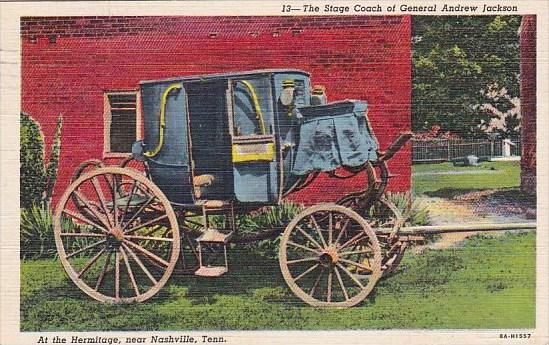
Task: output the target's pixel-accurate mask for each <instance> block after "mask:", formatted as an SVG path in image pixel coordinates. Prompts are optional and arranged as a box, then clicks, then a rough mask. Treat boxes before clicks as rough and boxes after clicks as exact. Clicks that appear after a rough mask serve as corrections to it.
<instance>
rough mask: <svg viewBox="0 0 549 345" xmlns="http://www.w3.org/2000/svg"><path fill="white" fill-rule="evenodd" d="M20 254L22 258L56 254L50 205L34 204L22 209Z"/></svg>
mask: <svg viewBox="0 0 549 345" xmlns="http://www.w3.org/2000/svg"><path fill="white" fill-rule="evenodd" d="M20 246H21V247H20V256H21V258H22V259H36V258H51V257H54V256H55V255H56V252H57V250H56V249H55V238H54V235H53V217H52V213H51V211H50V209H49V207H48V206H46V205H44V204H34V205H32V206H30V207H29V208H24V209H22V210H21V236H20Z"/></svg>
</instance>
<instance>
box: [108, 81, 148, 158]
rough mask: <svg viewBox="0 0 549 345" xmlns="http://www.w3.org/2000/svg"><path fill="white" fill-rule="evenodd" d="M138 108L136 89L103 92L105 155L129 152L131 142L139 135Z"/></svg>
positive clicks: (126, 153)
mask: <svg viewBox="0 0 549 345" xmlns="http://www.w3.org/2000/svg"><path fill="white" fill-rule="evenodd" d="M140 108H141V107H140V101H139V94H138V92H137V91H122V92H120V91H115V92H106V93H105V96H104V109H105V116H104V119H105V126H104V128H105V138H104V139H105V140H104V143H105V147H104V152H105V156H111V157H112V156H126V155H128V154H129V153H131V150H132V144H133V143H134V142H135V141H136V140H138V138H140V137H141V127H140V125H139V124H140V123H141V121H140V119H141V114H140Z"/></svg>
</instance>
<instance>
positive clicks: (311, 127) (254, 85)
mask: <svg viewBox="0 0 549 345" xmlns="http://www.w3.org/2000/svg"><path fill="white" fill-rule="evenodd" d="M311 91H312V87H311V85H310V78H309V75H308V74H307V73H305V72H303V71H298V70H272V71H271V70H269V71H256V72H247V73H234V74H218V75H207V76H199V77H185V78H175V79H167V80H159V81H146V82H142V83H141V96H142V105H143V116H144V133H145V137H144V140H143V141H142V142H140V143H137V144H136V145H134V148H135V151H136V152H135V153H136V156H140V157H142V159H144V160H145V161H146V162H147V165H148V167H149V169H150V174H151V178H152V180H153V181H154V182H155V184H156V185H158V186H159V187H160V189H161V190H162V191H163V192H164V193H165V194H166V196H167V197H168V199H169V200H170V201H171V202H173V203H178V204H194V203H196V202H199V201H201V200H211V199H214V200H224V201H229V200H230V201H234V202H236V203H239V204H258V203H261V204H276V203H278V202H280V201H281V198H282V196H283V195H285V194H287V192H289V191H290V189H291V188H292V186H294V185H295V183H296V181H297V180H299V178H300V176H304V175H307V174H309V173H311V172H313V171H333V170H335V169H336V168H338V167H340V166H348V167H357V166H360V165H363V164H364V163H365V162H366V161H368V160H375V159H376V158H377V156H376V151H377V148H378V146H377V141H376V140H375V137H374V136H373V135H372V132H371V129H370V126H369V123H368V119H367V117H366V112H367V103H366V102H363V101H343V102H335V103H331V104H326V102H325V95H324V94H323V93H322V92H318V94H317V95H313V94H312V92H311ZM159 114H160V115H161V116H162V117H163V118H162V119H160V118H159ZM162 123H164V125H162ZM161 127H163V128H162V129H161ZM205 179H206V181H207V186H205V185H204V186H200V185H198V184H199V183H201V182H204V180H205Z"/></svg>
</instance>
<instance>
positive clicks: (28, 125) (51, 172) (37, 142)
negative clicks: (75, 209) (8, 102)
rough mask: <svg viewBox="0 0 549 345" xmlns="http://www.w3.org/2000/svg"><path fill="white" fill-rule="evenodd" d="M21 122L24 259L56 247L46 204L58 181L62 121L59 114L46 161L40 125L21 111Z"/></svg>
mask: <svg viewBox="0 0 549 345" xmlns="http://www.w3.org/2000/svg"><path fill="white" fill-rule="evenodd" d="M20 121H21V129H20V134H21V138H20V156H19V159H20V167H19V171H20V186H21V187H20V188H21V191H20V202H21V225H20V232H21V234H20V244H21V248H20V256H21V258H23V259H25V258H44V257H53V256H55V253H56V249H55V239H54V235H53V218H52V213H51V210H50V207H49V205H50V202H51V197H52V193H53V188H54V186H55V181H56V180H57V170H58V166H59V154H60V151H61V128H62V125H63V120H62V117H61V116H59V118H58V119H57V126H56V128H55V135H54V138H53V143H52V147H51V153H50V157H49V160H48V162H47V164H45V162H44V134H43V133H42V131H41V129H40V126H39V124H38V123H37V122H36V121H35V120H33V119H32V118H31V117H30V116H29V115H28V114H27V113H24V112H22V113H21V116H20Z"/></svg>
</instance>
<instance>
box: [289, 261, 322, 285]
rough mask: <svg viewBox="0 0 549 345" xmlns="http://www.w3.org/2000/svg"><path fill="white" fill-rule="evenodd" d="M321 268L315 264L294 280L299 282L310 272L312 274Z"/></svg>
mask: <svg viewBox="0 0 549 345" xmlns="http://www.w3.org/2000/svg"><path fill="white" fill-rule="evenodd" d="M318 266H319V264H315V265H314V266H311V267H310V268H309V269H308V270H306V271H305V272H303V273H301V274H300V275H298V276H297V277H295V278H294V282H296V281H298V280H299V279H301V278H303V277H305V276H306V275H307V274H309V273H310V272H312V271H313V270H314V269H315V268H317V267H318Z"/></svg>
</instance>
